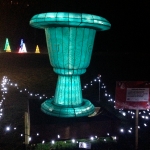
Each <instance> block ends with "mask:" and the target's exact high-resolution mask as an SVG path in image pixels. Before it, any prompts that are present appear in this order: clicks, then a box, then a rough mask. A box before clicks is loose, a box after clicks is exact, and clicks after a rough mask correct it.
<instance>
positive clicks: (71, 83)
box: [30, 12, 111, 117]
mask: <svg viewBox="0 0 150 150" xmlns="http://www.w3.org/2000/svg"><path fill="white" fill-rule="evenodd" d="M30 25H31V26H33V27H35V28H41V29H45V34H46V42H47V47H48V54H49V59H50V63H51V65H52V66H53V70H54V72H55V73H57V74H58V81H57V86H56V91H55V96H54V98H52V99H49V100H46V101H45V102H44V103H43V104H42V105H41V110H42V111H43V112H44V113H46V114H49V115H52V116H57V117H82V116H88V115H91V114H92V113H94V111H95V108H94V106H93V104H92V103H91V102H90V101H89V100H87V99H83V98H82V91H81V83H80V75H81V74H83V73H85V72H86V68H87V67H88V66H89V64H90V59H91V54H92V50H93V44H94V37H95V33H96V30H99V31H104V30H108V29H109V28H110V26H111V25H110V23H109V22H108V21H107V20H106V19H104V18H102V17H99V16H95V15H90V14H83V13H65V12H64V13H63V12H54V13H42V14H37V15H35V16H33V17H32V18H31V20H30Z"/></svg>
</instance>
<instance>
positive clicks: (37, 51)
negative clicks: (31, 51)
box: [35, 45, 40, 53]
mask: <svg viewBox="0 0 150 150" xmlns="http://www.w3.org/2000/svg"><path fill="white" fill-rule="evenodd" d="M35 53H40V49H39V46H38V45H37V46H36V50H35Z"/></svg>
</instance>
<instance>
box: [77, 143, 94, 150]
mask: <svg viewBox="0 0 150 150" xmlns="http://www.w3.org/2000/svg"><path fill="white" fill-rule="evenodd" d="M79 148H86V149H91V143H87V142H79Z"/></svg>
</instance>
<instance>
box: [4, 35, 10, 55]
mask: <svg viewBox="0 0 150 150" xmlns="http://www.w3.org/2000/svg"><path fill="white" fill-rule="evenodd" d="M4 50H5V51H6V52H11V49H10V45H9V41H8V38H6V43H5V48H4Z"/></svg>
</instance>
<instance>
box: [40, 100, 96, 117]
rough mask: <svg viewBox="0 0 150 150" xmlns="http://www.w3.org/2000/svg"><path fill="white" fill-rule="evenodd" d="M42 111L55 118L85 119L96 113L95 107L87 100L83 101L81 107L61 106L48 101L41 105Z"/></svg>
mask: <svg viewBox="0 0 150 150" xmlns="http://www.w3.org/2000/svg"><path fill="white" fill-rule="evenodd" d="M41 110H42V111H43V112H44V113H46V114H48V115H51V116H55V117H65V118H70V117H84V116H89V115H91V114H92V113H94V111H95V107H94V105H93V104H92V103H91V102H90V101H89V100H86V99H83V103H82V104H81V105H80V106H72V107H71V106H70V107H68V106H66V107H65V106H61V105H60V106H59V105H56V104H54V100H53V99H50V100H46V101H45V102H44V103H42V105H41Z"/></svg>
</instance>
